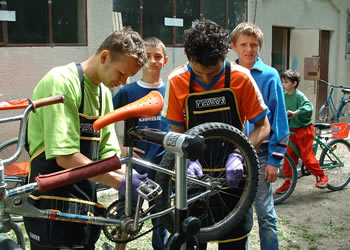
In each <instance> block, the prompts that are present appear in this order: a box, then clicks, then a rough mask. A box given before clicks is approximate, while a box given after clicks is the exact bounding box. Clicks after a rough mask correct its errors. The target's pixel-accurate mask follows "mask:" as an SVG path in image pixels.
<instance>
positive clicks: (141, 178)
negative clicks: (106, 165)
mask: <svg viewBox="0 0 350 250" xmlns="http://www.w3.org/2000/svg"><path fill="white" fill-rule="evenodd" d="M146 180H147V173H145V174H139V173H138V172H137V171H136V170H134V169H133V170H132V199H133V200H135V201H136V200H137V197H138V193H137V190H136V189H137V188H138V187H139V186H140V184H141V182H145V181H146ZM125 189H126V178H125V175H123V180H122V183H121V184H120V187H119V189H118V191H119V192H120V193H121V194H123V195H124V196H125Z"/></svg>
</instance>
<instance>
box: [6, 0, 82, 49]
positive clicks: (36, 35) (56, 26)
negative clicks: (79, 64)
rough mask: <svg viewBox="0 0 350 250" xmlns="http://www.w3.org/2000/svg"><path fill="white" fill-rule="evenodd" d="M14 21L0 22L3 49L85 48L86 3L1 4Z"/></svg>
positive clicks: (13, 0) (29, 0) (19, 0)
mask: <svg viewBox="0 0 350 250" xmlns="http://www.w3.org/2000/svg"><path fill="white" fill-rule="evenodd" d="M1 6H2V10H8V11H14V12H15V15H16V20H15V21H0V24H1V25H0V27H1V29H0V45H3V46H19V45H21V46H23V45H30V46H32V45H51V46H52V45H86V43H87V42H86V41H87V38H86V37H87V35H86V30H87V29H86V23H87V22H86V0H26V1H23V0H7V1H4V0H2V5H1Z"/></svg>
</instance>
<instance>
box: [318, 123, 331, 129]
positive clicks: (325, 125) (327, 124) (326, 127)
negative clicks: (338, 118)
mask: <svg viewBox="0 0 350 250" xmlns="http://www.w3.org/2000/svg"><path fill="white" fill-rule="evenodd" d="M314 127H315V128H318V129H321V130H322V129H329V128H331V124H330V123H327V122H316V123H315V124H314Z"/></svg>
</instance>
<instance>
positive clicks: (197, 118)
mask: <svg viewBox="0 0 350 250" xmlns="http://www.w3.org/2000/svg"><path fill="white" fill-rule="evenodd" d="M230 65H231V64H230V63H229V62H225V88H223V89H217V90H210V91H205V92H200V93H194V90H193V81H194V74H193V73H192V71H191V76H190V86H189V92H190V94H189V95H188V96H187V98H186V103H185V109H186V125H187V129H190V128H192V127H194V126H196V125H199V124H203V123H205V122H223V123H227V124H230V125H232V126H234V127H236V128H238V129H239V130H242V129H243V125H242V121H241V119H240V115H239V108H238V105H237V101H236V97H235V94H234V92H233V91H232V89H231V87H230V83H231V67H230ZM228 147H231V146H230V145H228V144H227V145H225V144H222V143H218V142H215V141H211V143H210V144H208V143H207V144H206V149H205V150H206V152H211V151H215V152H217V154H216V155H215V157H216V160H215V159H214V162H220V160H219V159H224V161H221V162H223V166H222V167H221V169H223V171H225V165H224V164H225V163H226V161H227V158H228V154H227V153H226V154H225V152H233V151H234V148H228ZM214 149H215V150H214ZM210 157H213V156H212V155H211V154H210V153H208V154H207V153H205V152H204V155H203V158H204V161H205V162H209V161H211V160H212V159H211V158H210ZM200 161H201V160H200ZM210 165H211V164H202V166H209V167H210ZM209 167H208V168H203V173H204V174H210V175H211V176H213V177H215V176H219V175H220V173H221V172H219V171H213V169H210V168H209ZM216 170H217V166H216ZM240 186H241V187H243V186H244V181H243V180H242V181H241V183H240ZM226 192H227V193H231V195H230V194H227V195H221V197H219V196H217V195H216V196H213V197H212V198H211V199H210V201H209V206H210V207H211V208H212V211H220V207H217V205H218V204H220V202H222V201H223V200H225V201H226V200H227V201H228V202H227V203H226V207H227V208H230V207H231V208H234V207H235V205H236V204H237V202H238V199H237V198H234V197H237V196H238V197H239V196H240V195H241V193H242V190H240V189H230V190H227V191H226ZM232 194H233V195H232ZM218 200H220V202H219V201H218ZM205 206H208V204H201V201H198V202H196V204H194V205H193V206H191V207H192V209H191V211H189V213H190V215H193V216H198V215H201V214H202V213H203V209H205ZM212 216H214V217H216V216H219V214H218V215H212ZM219 219H220V218H216V220H219ZM202 226H205V225H202ZM252 226H253V216H252V211H251V209H250V211H249V212H248V213H247V214H246V215H245V217H244V218H243V219H242V221H241V223H240V224H239V225H238V226H237V227H236V228H235V229H234V230H233V231H232V232H228V234H227V235H223V237H222V238H220V239H217V240H228V239H232V240H233V241H234V240H237V239H240V238H245V236H246V235H247V234H248V233H249V232H250V230H251V228H252Z"/></svg>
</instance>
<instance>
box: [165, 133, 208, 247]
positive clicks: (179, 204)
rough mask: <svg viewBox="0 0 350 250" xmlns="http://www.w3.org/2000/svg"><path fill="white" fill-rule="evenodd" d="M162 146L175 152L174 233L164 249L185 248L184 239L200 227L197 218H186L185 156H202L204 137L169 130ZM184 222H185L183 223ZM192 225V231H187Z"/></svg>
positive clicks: (193, 158) (192, 234)
mask: <svg viewBox="0 0 350 250" xmlns="http://www.w3.org/2000/svg"><path fill="white" fill-rule="evenodd" d="M164 147H165V148H166V149H168V150H170V151H172V152H174V153H175V177H176V178H175V194H176V195H175V233H174V234H172V235H171V236H170V238H169V241H168V244H167V248H166V249H171V250H172V249H182V250H186V249H187V245H186V241H187V240H188V238H189V237H193V236H194V235H195V234H196V233H197V232H198V231H199V229H200V221H199V219H198V218H194V217H193V218H190V220H187V216H188V214H187V168H186V158H189V159H190V160H196V159H198V158H199V157H200V156H202V154H203V152H204V149H205V143H204V138H202V137H199V136H196V137H192V138H191V136H188V135H185V134H178V133H173V132H169V133H168V134H167V135H166V136H165V138H164ZM184 222H187V224H186V225H185V224H184ZM190 227H193V228H195V229H196V230H194V232H190V231H188V228H190Z"/></svg>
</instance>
